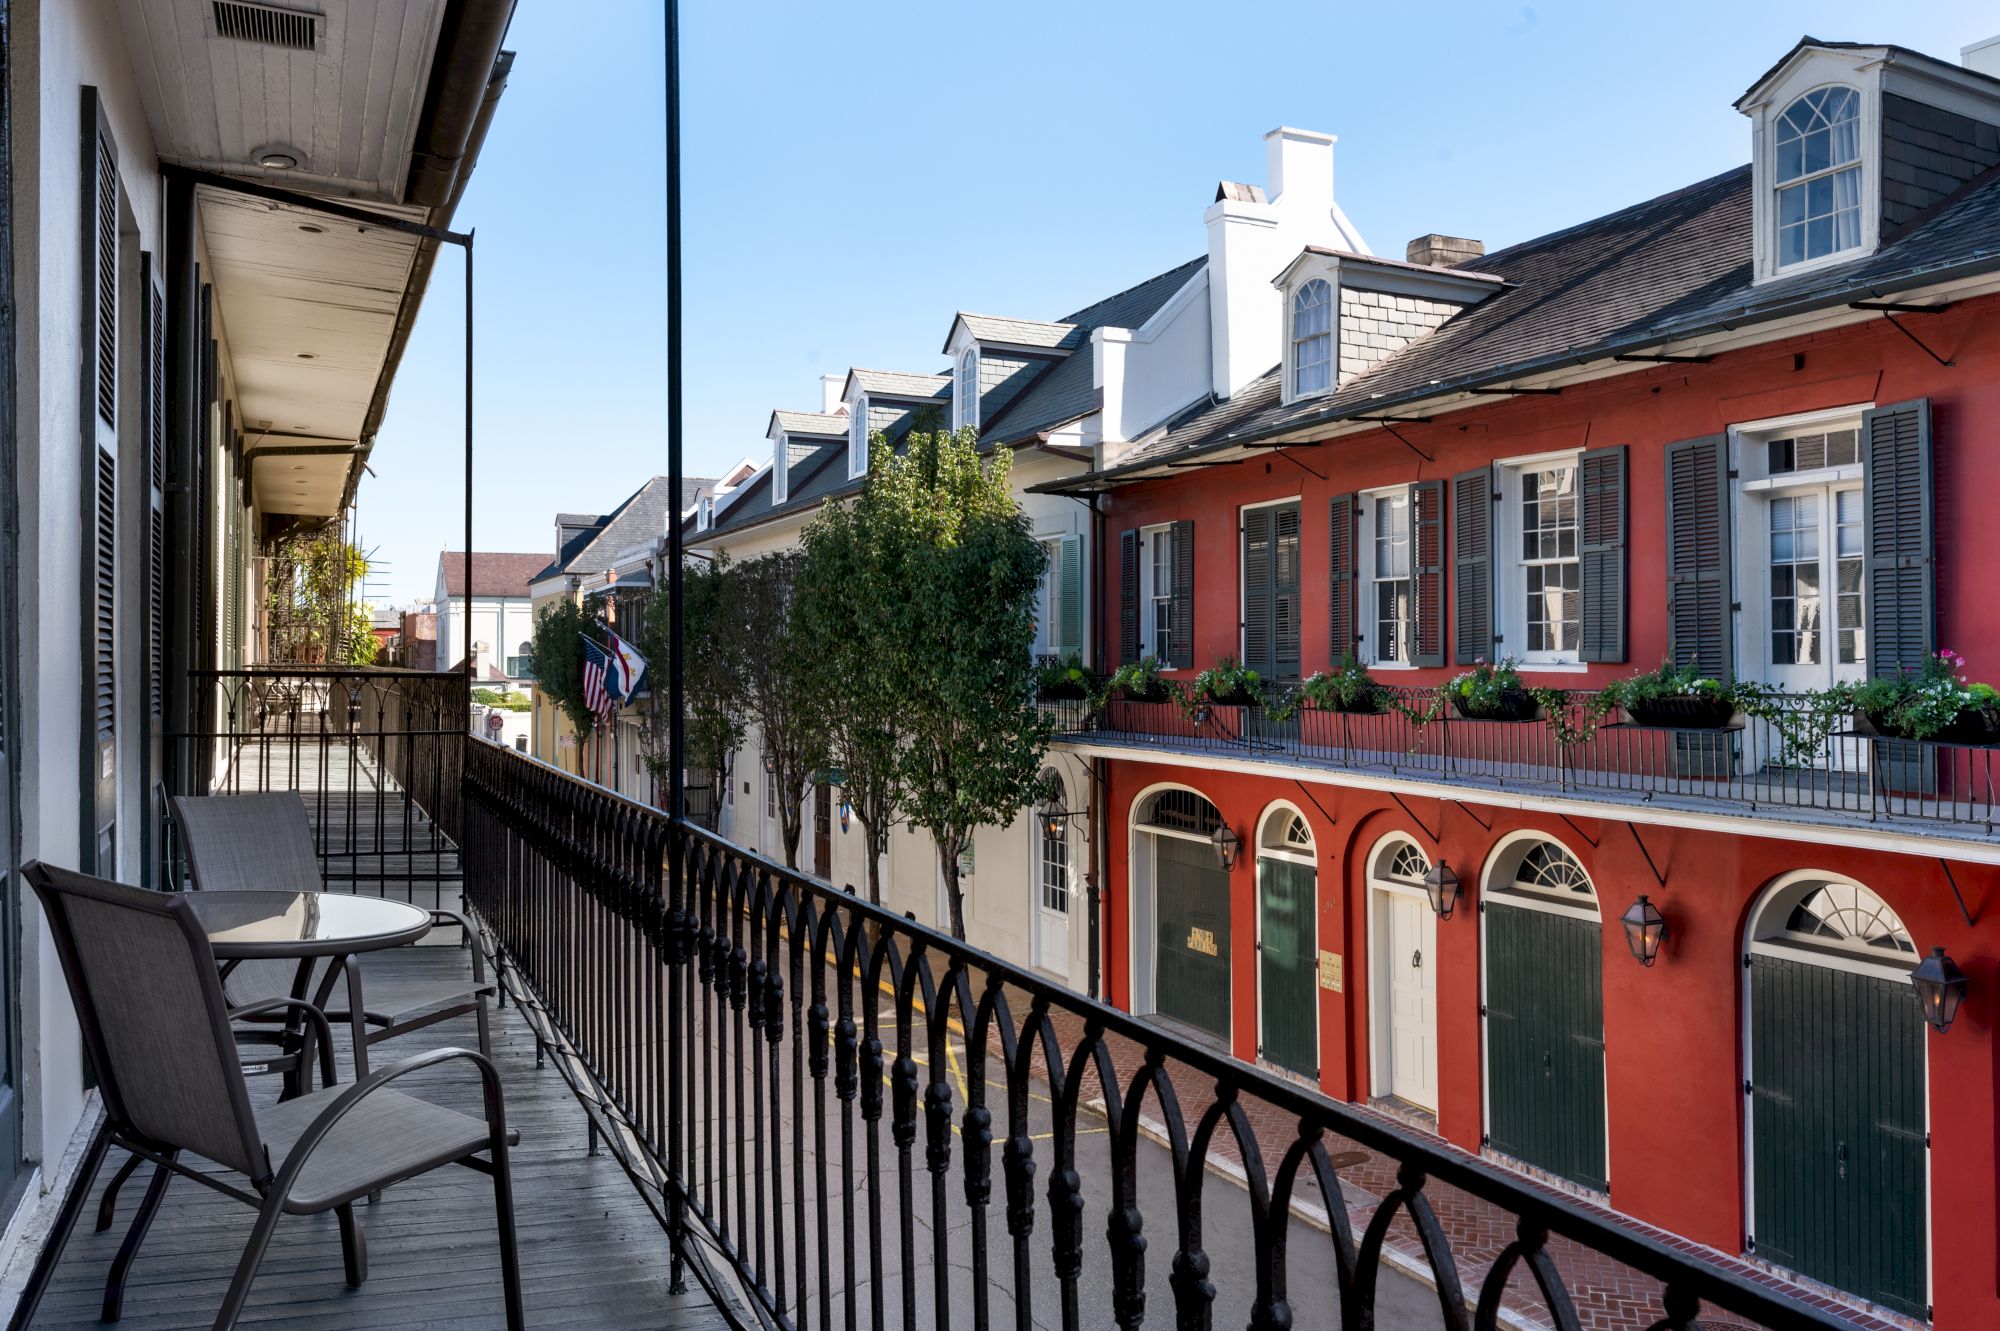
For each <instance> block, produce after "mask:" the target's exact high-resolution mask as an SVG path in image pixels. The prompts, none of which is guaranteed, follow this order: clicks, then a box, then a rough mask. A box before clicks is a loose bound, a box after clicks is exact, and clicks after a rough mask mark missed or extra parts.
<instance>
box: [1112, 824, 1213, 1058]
mask: <svg viewBox="0 0 2000 1331" xmlns="http://www.w3.org/2000/svg"><path fill="white" fill-rule="evenodd" d="M1134 810H1135V814H1136V816H1135V817H1134V818H1133V820H1132V880H1133V884H1132V885H1133V892H1132V906H1133V930H1132V942H1133V946H1132V971H1133V986H1132V991H1133V1010H1134V1011H1137V1012H1156V1013H1158V1014H1159V1015H1160V1016H1163V1017H1169V1018H1171V1019H1173V1020H1175V1021H1180V1022H1185V1023H1186V1024H1187V1025H1189V1026H1191V1027H1193V1028H1195V1029H1196V1030H1198V1031H1203V1032H1206V1033H1208V1034H1210V1035H1213V1036H1215V1037H1216V1038H1217V1039H1220V1040H1223V1041H1225V1042H1226V1041H1228V1040H1229V1038H1230V1032H1229V874H1228V873H1227V871H1225V870H1224V869H1223V867H1222V864H1221V862H1220V861H1219V860H1218V859H1217V858H1216V854H1215V847H1214V845H1213V844H1212V843H1211V842H1210V841H1209V837H1210V836H1211V835H1212V834H1213V833H1214V832H1215V829H1216V828H1218V827H1220V826H1221V825H1222V815H1221V814H1220V813H1219V812H1217V810H1216V807H1215V806H1214V805H1213V804H1210V803H1209V802H1208V801H1207V800H1206V799H1203V798H1202V797H1201V796H1200V795H1198V794H1196V793H1195V792H1194V791H1192V790H1187V789H1184V788H1181V787H1168V788H1166V789H1163V790H1158V791H1153V792H1149V793H1147V794H1145V795H1142V796H1141V797H1140V798H1139V801H1138V803H1137V804H1136V805H1135V806H1134Z"/></svg>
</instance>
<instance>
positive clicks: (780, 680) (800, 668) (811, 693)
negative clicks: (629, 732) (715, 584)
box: [724, 551, 827, 869]
mask: <svg viewBox="0 0 2000 1331" xmlns="http://www.w3.org/2000/svg"><path fill="white" fill-rule="evenodd" d="M803 564H804V556H803V555H801V554H799V553H798V552H796V551H784V552H782V553H778V554H769V555H762V556H759V557H758V558H756V559H749V560H745V561H744V562H743V563H741V564H738V565H736V567H735V570H734V572H733V574H732V575H731V578H730V582H729V589H730V590H732V591H733V592H734V593H735V607H734V611H735V614H736V615H737V616H738V618H739V622H740V629H741V632H742V634H743V640H744V641H745V642H746V643H748V644H750V645H751V647H750V650H748V651H746V652H745V653H744V661H743V676H742V678H743V697H744V713H745V715H746V716H747V717H748V719H749V720H750V721H752V722H754V723H755V724H756V726H757V731H758V736H759V739H760V741H761V742H762V744H763V750H764V761H765V762H767V763H769V764H770V765H771V766H770V774H771V779H772V780H773V781H774V782H776V783H777V788H778V831H779V834H780V835H781V836H782V837H783V838H784V842H785V863H786V864H787V865H788V866H790V867H791V868H794V869H796V868H797V867H798V864H799V837H800V834H801V833H802V832H803V830H804V821H805V789H806V786H807V785H809V784H810V783H811V781H812V779H813V773H815V772H817V771H819V770H821V769H822V768H823V767H825V766H826V762H827V742H826V728H825V719H826V710H825V704H824V700H823V699H822V697H821V696H820V692H819V690H820V685H821V680H820V673H819V670H818V668H817V667H816V665H815V664H814V660H813V657H814V654H815V644H814V643H813V641H812V638H811V636H810V634H809V633H807V632H806V631H805V627H804V625H803V624H802V623H801V622H800V619H799V617H797V616H795V615H794V614H793V613H792V601H793V590H794V588H795V587H796V586H797V583H798V578H799V573H800V569H801V567H802V565H803ZM727 612H728V611H727V608H725V610H724V613H727Z"/></svg>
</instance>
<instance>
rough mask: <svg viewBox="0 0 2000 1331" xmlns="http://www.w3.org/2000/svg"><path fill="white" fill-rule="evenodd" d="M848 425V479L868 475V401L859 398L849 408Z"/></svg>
mask: <svg viewBox="0 0 2000 1331" xmlns="http://www.w3.org/2000/svg"><path fill="white" fill-rule="evenodd" d="M849 412H850V415H849V418H848V423H847V478H848V479H849V480H853V479H854V478H855V477H856V476H865V475H867V474H868V399H867V398H865V397H858V398H856V399H854V405H853V406H852V407H850V408H849Z"/></svg>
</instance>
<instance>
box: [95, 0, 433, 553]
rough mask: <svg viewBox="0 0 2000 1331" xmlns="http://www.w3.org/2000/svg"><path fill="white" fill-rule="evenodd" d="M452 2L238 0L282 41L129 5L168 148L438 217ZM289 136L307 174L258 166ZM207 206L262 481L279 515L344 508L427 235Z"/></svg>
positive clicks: (150, 98)
mask: <svg viewBox="0 0 2000 1331" xmlns="http://www.w3.org/2000/svg"><path fill="white" fill-rule="evenodd" d="M227 4H228V0H225V7H226V6H227ZM444 8H445V5H444V0H343V2H342V3H324V0H321V2H320V3H312V2H311V0H294V4H293V5H286V6H279V7H277V9H278V11H279V12H276V13H273V12H272V7H268V6H249V7H247V8H246V7H239V8H238V9H237V10H236V13H235V18H236V19H237V20H238V21H239V22H247V23H248V24H249V25H250V28H251V30H252V31H253V32H256V33H259V34H262V35H263V36H265V37H267V38H269V37H273V36H276V37H279V38H280V40H275V41H274V40H250V39H246V38H245V37H242V36H238V35H232V33H231V31H230V29H229V28H227V27H225V26H223V25H222V22H221V19H222V17H223V16H222V15H221V13H220V11H219V9H218V6H217V4H216V3H215V0H119V11H120V14H121V17H122V21H123V24H124V30H125V38H126V44H127V46H128V48H129V49H130V51H131V55H132V61H133V65H134V67H135V69H136V71H137V74H138V84H139V88H140V90H141V96H142V98H143V100H144V103H145V108H146V118H147V121H148V124H149V125H150V127H151V130H152V134H153V139H154V146H155V149H156V151H157V152H158V154H159V157H160V159H161V160H162V161H163V162H167V163H172V164H175V165H179V166H185V167H191V168H198V169H201V170H204V171H211V172H216V173H219V174H225V175H230V176H234V177H237V178H239V179H245V180H252V181H259V182H261V183H264V184H268V185H271V186H274V187H277V188H280V189H284V190H288V191H292V192H295V193H300V194H309V195H313V196H318V197H324V198H328V199H331V200H337V201H339V202H341V203H344V204H346V205H348V206H350V207H359V208H364V209H366V210H368V211H370V212H378V213H381V214H383V215H385V216H394V217H399V218H403V219H406V220H409V221H416V222H428V221H432V220H433V219H432V217H431V216H430V215H429V212H428V210H427V209H425V208H422V207H418V206H414V205H410V204H406V203H405V202H404V201H403V200H404V198H405V189H406V185H407V182H408V178H409V173H410V162H411V155H412V152H413V150H414V147H415V144H416V139H417V134H418V130H419V123H420V120H421V117H422V114H423V110H424V97H425V93H426V89H427V88H428V87H429V85H430V81H431V76H432V64H433V61H434V60H435V58H436V55H437V48H438V40H439V31H440V24H441V22H442V19H443V16H444ZM288 16H289V17H288ZM285 34H289V37H288V40H290V41H291V42H292V43H293V44H292V45H290V46H288V45H285V44H284V40H286V39H287V38H286V36H285ZM274 148H275V149H282V150H284V151H286V152H289V153H292V154H294V155H295V156H296V157H297V159H298V163H299V165H298V166H297V168H295V169H291V170H283V171H278V170H270V169H267V168H265V167H262V166H259V165H258V164H257V159H258V157H259V156H260V155H261V154H262V153H264V152H265V151H267V150H271V149H274ZM196 202H197V208H198V210H199V215H200V226H201V232H202V245H203V253H202V255H201V260H202V264H203V270H202V271H203V276H204V278H205V279H206V280H207V281H209V282H211V283H212V284H213V287H214V300H215V317H216V326H217V330H218V336H219V337H220V338H221V339H222V341H223V345H224V347H225V349H226V353H227V356H228V365H229V372H230V375H231V378H232V381H233V385H234V390H235V397H236V403H237V407H238V411H239V424H240V425H241V427H242V430H243V437H244V442H245V446H246V448H247V449H248V451H249V454H250V456H251V457H252V459H253V462H252V464H251V487H252V492H253V494H254V496H255V499H256V501H257V503H258V505H259V506H260V507H261V508H262V509H263V510H264V512H266V513H269V514H285V515H297V516H304V517H331V516H333V515H335V514H337V513H339V511H340V508H341V503H342V500H343V498H344V497H345V496H346V494H347V493H348V489H349V486H350V484H351V481H352V479H353V475H354V468H355V463H356V458H357V456H358V454H359V453H360V451H361V449H362V448H363V447H364V446H365V444H366V442H367V441H366V440H365V439H364V435H365V434H368V433H371V432H372V430H373V429H374V428H375V426H376V424H377V423H378V422H377V419H376V417H377V416H379V405H378V398H379V396H380V394H381V393H382V392H383V391H384V389H385V387H386V377H387V376H388V375H389V374H390V373H391V372H392V369H393V367H392V365H391V359H392V356H393V355H394V352H395V348H396V347H397V345H398V341H397V338H398V334H397V325H398V320H399V318H401V319H404V320H405V321H406V320H407V318H408V315H409V309H406V306H408V307H410V308H411V309H413V308H414V301H415V299H416V296H417V294H418V293H417V292H416V291H414V290H413V288H414V287H416V286H417V285H418V284H419V283H421V282H422V280H423V270H422V269H420V267H419V254H418V251H419V247H420V244H421V243H422V242H420V241H418V240H417V239H416V238H415V237H412V236H409V235H405V234H402V233H399V232H393V231H389V230H386V229H382V228H372V227H368V226H366V225H359V224H356V223H354V222H351V221H346V220H343V219H339V218H334V217H329V216H327V215H325V214H321V213H315V212H312V211H310V210H307V209H302V208H295V207H290V206H287V205H284V204H278V203H273V202H270V201H268V200H264V199H259V198H252V197H249V196H247V195H242V194H235V193H231V192H230V191H228V190H226V189H217V188H213V187H210V186H207V185H203V186H201V187H200V188H199V189H198V190H197V191H196ZM281 451H284V452H289V453H290V456H288V457H278V456H276V455H277V454H278V453H280V452H281Z"/></svg>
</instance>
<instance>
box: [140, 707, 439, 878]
mask: <svg viewBox="0 0 2000 1331" xmlns="http://www.w3.org/2000/svg"><path fill="white" fill-rule="evenodd" d="M190 682H191V684H192V685H193V687H194V688H195V689H196V690H197V697H200V698H203V699H204V702H205V706H204V714H205V715H208V716H210V717H212V718H213V720H212V727H211V728H208V729H203V730H200V731H195V732H179V733H172V734H168V735H167V736H165V742H166V744H167V746H168V755H167V757H168V762H167V764H166V766H167V770H168V771H170V772H180V773H184V774H186V775H185V776H184V778H183V780H184V782H185V786H184V789H185V790H187V791H189V792H193V793H200V794H239V793H245V792H251V791H269V790H294V791H297V792H299V794H300V796H301V797H302V798H303V799H304V800H305V803H306V811H307V814H308V816H309V817H310V818H311V820H312V823H313V832H314V839H315V841H316V843H317V844H318V847H319V853H320V867H321V873H322V876H323V877H324V878H325V880H326V882H327V885H328V886H329V887H331V888H334V889H336V890H339V891H349V892H352V891H362V892H394V893H396V894H397V895H400V896H405V897H408V898H409V899H412V900H418V899H421V900H423V901H425V902H427V903H428V904H431V905H447V904H451V903H449V902H446V901H445V900H444V897H445V895H447V893H448V889H449V888H450V887H452V886H455V884H456V880H457V879H458V877H459V865H458V842H459V838H460V836H461V829H460V826H459V818H460V812H459V810H460V799H461V797H462V792H463V789H464V782H463V780H462V760H463V754H464V751H465V746H466V742H467V736H468V731H467V724H468V716H469V713H468V711H467V694H466V688H467V685H466V677H465V675H464V674H463V672H458V671H445V672H431V671H419V670H389V669H376V668H372V667H368V668H359V667H357V668H331V667H327V668H315V667H284V668H263V667H258V668H251V669H246V670H210V671H195V672H193V673H192V674H191V675H190ZM159 845H160V846H161V848H162V854H163V857H164V859H163V865H162V878H161V881H163V882H168V883H176V882H180V881H181V880H182V875H181V872H180V870H181V868H182V866H181V865H180V863H179V851H178V847H177V844H176V841H175V838H174V836H173V828H172V824H171V820H167V822H166V826H165V827H164V828H163V829H162V834H161V837H160V840H159Z"/></svg>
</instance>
